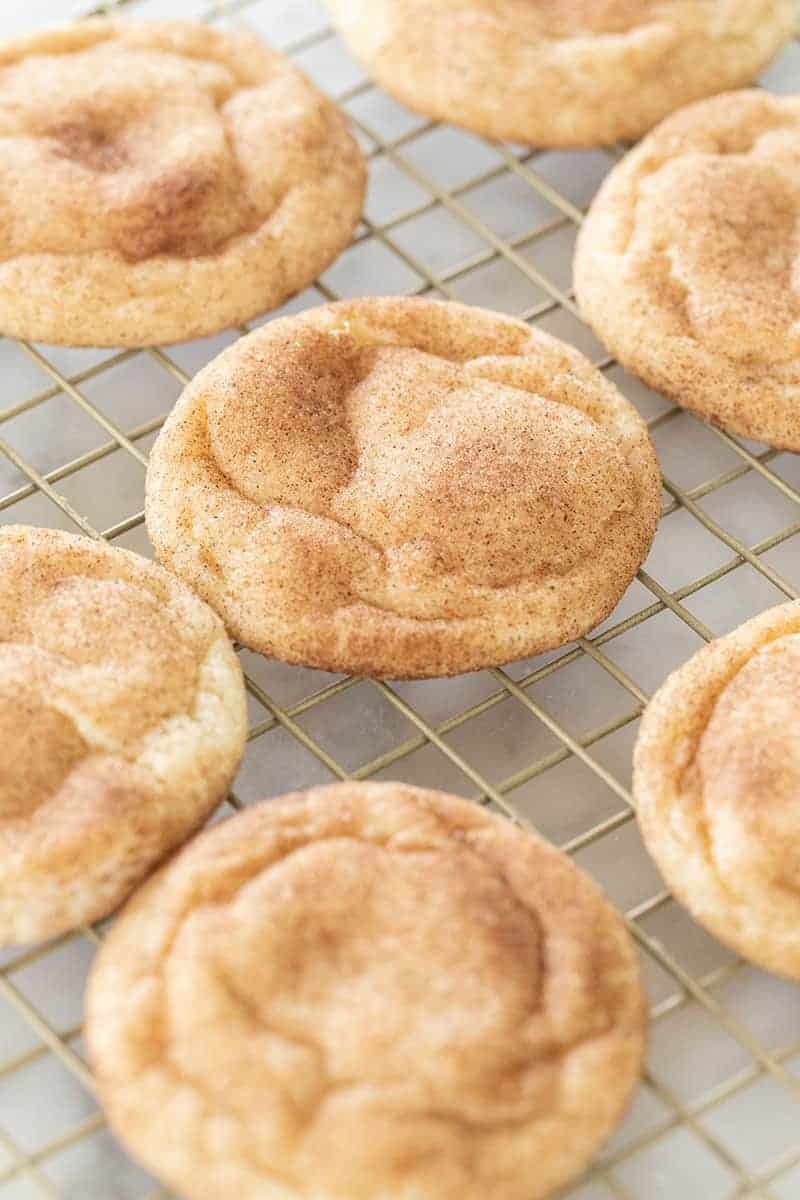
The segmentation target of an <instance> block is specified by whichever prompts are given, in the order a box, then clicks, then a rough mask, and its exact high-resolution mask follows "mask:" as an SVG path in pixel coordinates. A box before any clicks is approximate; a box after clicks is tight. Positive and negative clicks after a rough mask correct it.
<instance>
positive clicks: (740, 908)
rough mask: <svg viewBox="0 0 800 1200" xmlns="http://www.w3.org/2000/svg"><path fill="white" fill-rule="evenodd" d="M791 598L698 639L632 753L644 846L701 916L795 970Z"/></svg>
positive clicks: (796, 787) (796, 777)
mask: <svg viewBox="0 0 800 1200" xmlns="http://www.w3.org/2000/svg"><path fill="white" fill-rule="evenodd" d="M798 728H800V602H793V603H790V604H783V605H780V606H779V607H778V608H773V609H771V610H769V611H768V612H766V613H763V614H762V615H761V616H758V617H755V618H754V619H753V620H751V621H747V622H746V623H745V624H744V625H741V626H740V627H739V628H738V629H736V630H734V632H733V633H731V634H729V635H728V636H727V637H723V638H720V639H719V640H718V641H716V642H712V643H711V645H709V646H707V647H705V648H704V649H703V650H701V651H700V652H699V653H698V654H696V655H695V656H694V657H693V658H692V659H690V660H689V662H687V663H686V664H685V665H684V666H683V667H681V668H679V670H677V671H676V672H675V673H674V674H673V675H671V676H670V677H669V679H668V680H667V681H666V683H665V684H664V685H663V686H662V687H661V689H660V690H659V691H658V693H657V694H656V696H655V697H654V698H653V700H652V701H651V703H650V705H649V707H648V709H647V712H646V713H645V716H644V719H643V721H642V725H641V731H640V733H639V739H638V743H637V746H636V753H635V771H634V791H635V795H636V799H637V803H638V813H639V821H640V823H641V828H642V832H643V834H644V838H645V841H646V843H647V847H648V849H649V850H650V853H651V854H652V856H653V858H654V859H655V861H656V863H657V864H658V866H659V868H660V870H661V872H662V873H663V875H664V878H665V879H666V881H667V884H668V885H669V886H670V887H671V888H672V890H673V891H674V893H675V895H676V896H677V898H678V899H679V900H680V901H681V902H682V903H683V904H685V905H686V907H687V908H688V909H689V911H690V912H691V913H692V915H693V916H694V917H695V919H696V920H697V921H699V922H700V924H701V925H704V926H705V927H706V928H707V929H709V930H710V931H711V932H712V933H713V934H714V935H715V936H716V937H718V938H719V939H720V941H722V942H725V943H726V944H727V945H729V946H731V947H733V949H734V950H736V951H738V952H739V953H740V954H742V955H744V957H745V958H749V959H751V960H752V961H753V962H755V963H758V964H759V965H760V966H762V967H765V968H766V969H767V970H769V971H775V972H777V973H778V974H780V975H786V976H789V977H791V978H793V979H800V803H799V802H798V797H800V745H799V743H798V738H797V730H798Z"/></svg>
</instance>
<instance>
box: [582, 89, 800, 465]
mask: <svg viewBox="0 0 800 1200" xmlns="http://www.w3.org/2000/svg"><path fill="white" fill-rule="evenodd" d="M799 222H800V97H797V96H786V97H778V96H770V95H768V94H767V93H765V92H761V91H745V92H736V93H731V94H730V95H726V96H717V97H715V98H714V99H713V100H705V101H703V102H702V103H700V104H696V105H693V106H692V107H691V108H687V109H685V110H684V111H683V112H680V113H677V114H676V115H675V116H673V117H670V118H669V120H667V121H665V122H664V123H663V124H662V125H660V126H659V127H658V129H656V130H654V131H653V133H651V134H650V135H649V136H648V137H647V138H645V140H644V141H643V142H642V143H641V145H639V146H637V148H636V149H635V150H634V151H632V153H630V154H629V155H628V156H627V157H626V158H624V159H623V160H622V162H621V163H620V164H619V165H618V166H617V167H616V168H615V169H614V170H613V171H612V173H611V175H610V176H609V177H608V178H607V179H606V181H605V183H604V184H603V186H602V188H601V189H600V192H599V193H598V195H597V197H596V199H595V201H594V203H593V205H592V207H591V209H590V212H589V215H588V217H587V219H586V221H585V222H584V225H583V228H582V230H581V233H580V237H579V240H578V246H577V250H576V255H575V290H576V294H577V296H578V300H579V302H580V305H581V308H582V310H583V313H584V316H585V317H586V318H587V320H588V321H589V323H590V325H591V326H592V328H593V329H594V331H595V332H596V334H597V335H598V337H599V338H600V339H601V340H602V341H603V342H604V343H605V345H606V346H607V347H608V348H609V350H610V351H611V352H612V353H613V354H615V355H616V356H617V358H618V359H619V360H620V362H622V363H623V364H624V365H625V366H626V367H628V368H629V369H630V370H631V371H634V372H635V373H636V374H637V375H639V376H641V378H642V379H644V380H645V382H646V383H648V384H649V385H650V386H651V387H654V388H657V389H658V390H659V391H662V392H664V393H665V394H666V395H667V396H669V397H670V398H671V399H673V400H674V401H675V402H676V403H677V404H681V405H683V407H684V408H688V409H691V410H692V412H694V413H696V414H697V415H698V416H700V417H702V418H703V419H704V420H706V421H709V422H711V423H712V424H714V425H719V426H721V427H722V428H723V429H727V430H730V431H731V432H732V433H737V434H740V435H742V436H744V437H748V438H755V439H757V440H758V441H760V442H767V443H768V444H770V445H772V446H781V447H785V448H788V449H791V450H800V404H799V403H798V390H799V389H800V322H799V321H798V319H797V310H798V305H799V304H800V249H799V248H798V240H797V230H798V227H799V226H798V223H799Z"/></svg>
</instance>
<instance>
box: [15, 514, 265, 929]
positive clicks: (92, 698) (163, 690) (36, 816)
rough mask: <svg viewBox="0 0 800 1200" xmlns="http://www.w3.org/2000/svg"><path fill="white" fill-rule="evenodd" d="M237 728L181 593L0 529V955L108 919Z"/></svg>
mask: <svg viewBox="0 0 800 1200" xmlns="http://www.w3.org/2000/svg"><path fill="white" fill-rule="evenodd" d="M246 732H247V725H246V716H245V704H244V686H243V682H242V674H241V670H240V668H239V664H238V661H237V659H236V657H235V655H234V654H233V651H232V649H231V646H230V643H229V642H228V639H227V637H226V636H225V631H224V629H223V627H222V624H221V622H220V621H219V620H218V619H217V617H215V616H214V614H213V613H212V612H211V610H210V609H209V608H208V607H207V606H206V605H205V604H203V603H202V601H200V600H198V599H197V597H195V596H193V595H192V594H191V593H190V592H189V590H188V588H185V587H184V586H183V585H182V584H180V583H179V582H178V581H177V580H176V579H174V578H172V577H171V576H170V575H168V574H167V572H166V571H163V570H162V569H161V568H160V567H158V566H156V565H155V564H153V563H149V562H148V561H147V560H146V559H143V558H140V557H139V556H138V555H135V554H130V553H128V552H127V551H125V550H117V549H114V548H112V547H109V546H106V545H104V544H102V543H97V542H93V541H90V540H89V539H88V538H83V537H74V536H72V535H70V534H66V533H60V532H57V531H55V530H44V529H31V528H28V527H27V526H22V525H8V526H4V527H3V528H2V529H0V846H2V854H0V944H8V943H11V942H30V941H34V940H38V939H40V938H45V937H52V936H54V935H55V934H58V933H62V932H64V931H65V930H67V929H71V928H73V927H74V926H76V925H79V924H81V923H83V922H87V921H93V920H96V919H98V918H99V917H103V916H106V915H107V914H108V913H109V912H111V911H112V910H113V909H114V908H115V907H116V906H117V904H119V902H120V901H121V900H123V899H124V898H125V896H127V894H128V893H129V892H130V891H131V889H132V888H133V886H134V885H135V884H136V883H138V882H139V880H140V879H142V878H143V877H144V875H146V874H147V872H148V870H149V869H150V868H152V867H153V866H154V865H155V864H156V863H157V862H158V861H159V860H160V859H161V858H163V856H164V855H165V854H166V853H167V851H168V850H171V849H172V848H173V847H174V846H176V845H178V844H179V843H180V842H181V841H183V839H184V838H185V837H186V836H187V835H188V834H189V833H190V832H191V831H192V830H193V829H194V828H196V827H197V826H198V825H200V824H202V822H203V821H204V819H205V818H206V816H207V815H208V814H209V812H210V811H211V810H212V809H213V808H214V806H215V805H216V804H217V803H218V801H220V800H221V799H223V797H224V795H225V793H226V791H227V788H228V785H229V783H230V781H231V779H232V777H233V775H234V773H235V771H236V768H237V767H238V765H239V760H240V758H241V756H242V752H243V749H244V739H245V735H246Z"/></svg>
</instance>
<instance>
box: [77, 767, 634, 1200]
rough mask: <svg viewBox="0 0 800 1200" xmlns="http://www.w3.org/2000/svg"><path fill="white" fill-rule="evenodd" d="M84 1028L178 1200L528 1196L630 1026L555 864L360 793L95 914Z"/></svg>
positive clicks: (458, 814) (136, 1148) (447, 808)
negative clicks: (101, 928)
mask: <svg viewBox="0 0 800 1200" xmlns="http://www.w3.org/2000/svg"><path fill="white" fill-rule="evenodd" d="M87 1016H88V1027H87V1034H88V1042H89V1048H90V1055H91V1059H92V1062H93V1066H94V1070H95V1074H96V1079H97V1085H98V1089H99V1093H100V1097H101V1100H102V1103H103V1105H104V1107H105V1109H106V1112H107V1114H108V1117H109V1120H110V1122H111V1125H112V1128H113V1129H114V1130H115V1131H116V1133H117V1134H118V1135H119V1136H120V1138H121V1139H122V1140H123V1141H124V1142H125V1143H126V1145H127V1146H128V1147H129V1148H130V1150H131V1151H132V1152H133V1154H134V1155H135V1156H136V1157H137V1158H139V1159H140V1160H141V1162H142V1163H143V1164H145V1165H146V1166H147V1167H149V1168H150V1169H151V1170H153V1171H154V1172H155V1173H156V1174H157V1175H159V1176H160V1177H161V1178H162V1179H163V1180H165V1181H166V1182H167V1184H168V1185H169V1186H170V1187H171V1188H174V1189H176V1190H178V1191H180V1193H181V1195H184V1196H186V1197H187V1200H218V1197H220V1196H237V1197H241V1200H256V1198H258V1200H263V1198H264V1197H266V1196H275V1197H280V1198H281V1200H299V1198H300V1197H304V1196H309V1197H310V1196H314V1197H321V1196H331V1197H333V1196H337V1197H340V1196H341V1197H345V1196H346V1197H347V1198H348V1200H385V1198H386V1197H393V1198H394V1200H412V1198H413V1200H456V1198H457V1200H485V1198H486V1197H487V1196H491V1197H492V1200H537V1198H539V1197H543V1196H544V1195H546V1194H547V1193H549V1192H550V1190H551V1189H552V1188H554V1187H557V1186H558V1185H560V1184H562V1183H564V1182H565V1181H566V1180H567V1179H569V1178H570V1177H571V1176H573V1175H574V1174H576V1173H577V1172H578V1171H580V1169H581V1168H582V1167H583V1166H584V1165H585V1164H586V1162H587V1160H588V1159H589V1157H590V1156H591V1155H592V1154H593V1153H594V1152H595V1150H597V1148H598V1147H599V1146H600V1144H601V1143H602V1142H603V1140H604V1139H605V1138H606V1137H607V1135H608V1134H609V1133H610V1131H611V1130H612V1129H613V1127H614V1126H615V1124H616V1123H617V1121H618V1120H619V1118H620V1116H621V1115H622V1113H623V1111H624V1109H625V1108H626V1106H627V1103H628V1100H629V1098H630V1095H631V1092H632V1090H633V1088H634V1086H635V1083H636V1081H637V1079H638V1076H639V1071H640V1068H641V1061H642V1052H643V1047H644V1027H645V1007H644V996H643V992H642V988H641V983H640V978H639V969H638V960H637V955H636V952H635V950H634V948H633V945H632V943H631V941H630V939H629V937H628V934H627V932H626V929H625V926H624V924H623V922H622V920H621V919H620V917H619V916H618V915H617V914H616V913H615V912H614V910H613V909H612V908H611V907H610V905H609V904H608V903H607V902H606V900H605V899H604V898H603V896H602V894H601V893H600V891H599V889H598V888H597V887H596V885H595V884H594V883H593V882H592V881H591V880H590V879H589V878H588V877H587V876H586V875H584V874H583V873H582V872H581V871H579V870H578V869H577V867H575V866H574V864H573V863H571V862H570V861H569V860H568V859H567V858H565V857H564V856H563V855H562V854H560V853H558V852H557V851H556V850H554V849H553V848H552V847H551V846H549V845H548V844H547V843H546V842H544V841H542V840H541V839H540V838H538V837H536V836H534V835H532V834H528V833H525V832H524V831H522V830H520V829H519V828H517V827H516V826H514V825H512V824H511V823H510V822H508V821H506V820H504V819H502V818H498V817H496V816H492V815H490V814H489V813H487V812H486V811H485V810H483V809H481V808H480V807H478V806H477V805H475V804H470V803H468V802H466V801H463V800H457V799H456V798H455V797H453V796H447V795H444V794H442V793H441V792H431V791H424V790H422V789H419V788H413V787H408V786H406V785H404V784H363V783H361V784H359V783H346V784H338V785H334V786H332V787H325V788H315V789H313V790H311V791H308V792H299V793H295V794H293V795H289V796H285V797H283V798H281V799H279V800H276V801H272V802H269V803H266V804H260V805H256V806H255V807H253V808H250V809H247V810H246V811H245V812H243V813H242V814H240V815H238V816H235V817H233V818H232V819H231V820H229V821H226V822H224V823H223V824H221V825H218V826H215V827H214V828H213V829H211V830H208V831H206V832H205V833H203V834H201V835H200V837H198V838H196V839H195V840H194V841H193V842H192V843H191V844H190V845H189V846H188V847H186V848H185V849H184V850H183V851H182V852H181V853H180V854H179V855H178V857H177V858H175V859H173V860H172V862H171V863H170V864H169V865H168V866H167V867H165V868H164V869H163V870H162V871H161V872H159V874H158V875H156V876H155V877H154V878H153V879H152V880H151V881H150V882H149V883H148V884H147V885H146V886H145V887H144V888H143V889H142V890H141V891H140V892H139V893H138V895H137V896H136V897H135V898H134V899H133V900H132V902H131V903H130V905H129V906H128V907H127V908H126V910H125V911H124V912H123V914H122V916H121V918H120V919H119V921H118V922H117V923H116V924H115V926H114V928H113V929H112V931H111V933H110V935H109V937H108V939H107V940H106V943H105V945H104V946H103V948H102V950H101V952H100V955H99V958H98V960H97V962H96V965H95V968H94V971H93V974H92V977H91V980H90V984H89V991H88V1002H87ZM165 1130H167V1131H168V1133H167V1135H166V1136H165Z"/></svg>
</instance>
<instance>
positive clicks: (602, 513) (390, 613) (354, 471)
mask: <svg viewBox="0 0 800 1200" xmlns="http://www.w3.org/2000/svg"><path fill="white" fill-rule="evenodd" d="M659 511H660V484H659V476H658V468H657V464H656V460H655V456H654V453H653V449H652V446H651V444H650V440H649V438H648V436H647V431H646V429H645V426H644V424H643V422H642V421H641V420H640V418H639V417H638V415H637V414H636V412H635V410H634V409H633V408H632V407H631V406H630V405H629V404H628V402H627V401H626V400H625V399H624V398H623V397H622V396H621V395H620V393H619V392H618V391H617V389H616V388H615V387H614V386H613V384H611V383H609V382H608V381H607V380H606V379H604V377H603V376H602V375H601V373H600V372H599V371H597V370H595V368H594V367H592V366H591V365H590V364H589V362H588V361H587V360H586V359H585V358H584V357H583V356H582V355H581V354H579V353H578V352H577V351H576V350H574V349H573V348H572V347H569V346H567V345H565V344H563V343H561V342H559V341H557V340H556V339H555V338H552V337H549V336H548V335H546V334H544V333H541V332H540V331H538V330H535V329H531V328H529V327H528V326H527V325H525V324H523V323H522V322H520V321H516V320H513V319H512V318H509V317H504V316H501V315H500V314H497V313H491V312H488V311H486V310H483V309H473V308H467V307H465V306H463V305H459V304H453V303H441V302H436V301H431V300H420V299H416V300H410V299H399V298H388V299H367V300H356V301H345V302H341V303H339V304H335V305H326V306H323V307H322V308H319V309H313V310H310V311H308V312H305V313H302V314H301V315H299V316H295V317H289V318H283V319H280V320H276V321H273V322H272V323H270V324H269V325H267V326H265V327H264V328H262V329H260V330H258V331H257V332H256V333H254V334H251V335H250V336H249V337H247V338H243V339H242V340H240V341H239V342H237V343H236V345H235V346H233V347H231V348H230V349H229V350H228V351H226V352H224V353H223V354H222V355H220V356H219V358H217V359H216V360H215V361H214V362H213V363H211V364H210V365H209V366H208V367H207V368H206V369H205V370H204V371H202V372H201V373H200V374H199V375H198V376H197V377H196V378H195V379H194V380H193V382H192V383H191V384H190V385H189V387H188V388H187V389H186V391H185V392H184V394H183V396H182V397H181V399H180V400H179V401H178V403H177V405H176V407H175V409H174V410H173V412H172V414H171V415H170V417H169V419H168V420H167V422H166V424H165V426H164V429H163V431H162V432H161V434H160V436H159V438H158V441H157V443H156V445H155V447H154V450H153V453H152V456H151V459H150V467H149V471H148V477H147V525H148V531H149V534H150V537H151V540H152V541H153V544H154V546H155V547H156V551H157V553H158V556H159V558H160V559H161V561H162V562H163V563H164V564H165V565H167V566H169V567H170V569H172V570H174V571H175V572H176V573H177V574H178V575H180V576H181V577H182V578H184V579H185V580H186V581H187V582H189V583H190V584H191V586H192V587H193V588H194V589H195V590H196V591H198V592H199V593H200V595H202V596H203V597H204V599H206V600H208V602H209V603H210V604H211V605H212V606H213V607H214V608H215V609H216V610H217V612H219V613H220V615H221V616H222V617H223V619H224V621H225V622H226V624H227V626H228V628H229V630H230V631H231V632H232V634H233V635H234V636H235V637H236V638H237V639H238V640H239V641H241V642H242V643H243V644H244V645H246V646H249V647H250V648H252V649H255V650H258V651H261V652H262V653H265V654H270V655H274V656H276V657H278V658H282V659H284V660H286V661H287V662H300V663H304V664H307V665H311V666H316V667H321V668H324V669H328V670H339V671H349V672H351V673H363V674H372V675H382V676H388V677H402V676H408V677H413V676H426V675H452V674H456V673H458V672H460V671H467V670H474V669H477V668H479V667H482V666H486V665H493V664H497V663H500V662H507V661H509V660H511V659H514V658H522V657H524V656H526V655H529V654H534V653H537V652H539V651H541V650H545V649H549V648H551V647H554V646H558V645H561V644H563V643H564V642H567V641H569V640H570V639H571V638H573V637H576V636H578V635H580V634H582V633H584V632H586V630H588V629H590V628H592V626H594V625H596V624H597V623H598V622H599V621H601V620H602V619H603V618H604V617H605V616H606V615H607V614H608V613H609V612H610V611H611V609H613V607H614V605H615V604H616V603H617V601H618V600H619V598H620V596H621V595H622V593H623V592H624V590H625V588H626V587H627V586H628V584H629V583H630V581H631V579H632V578H633V576H634V574H635V572H636V570H637V568H638V567H639V565H640V563H641V561H642V559H643V558H644V556H645V554H646V553H647V550H648V549H649V546H650V542H651V540H652V537H653V533H654V531H655V526H656V522H657V520H658V515H659Z"/></svg>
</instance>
